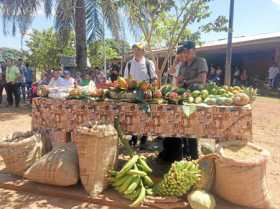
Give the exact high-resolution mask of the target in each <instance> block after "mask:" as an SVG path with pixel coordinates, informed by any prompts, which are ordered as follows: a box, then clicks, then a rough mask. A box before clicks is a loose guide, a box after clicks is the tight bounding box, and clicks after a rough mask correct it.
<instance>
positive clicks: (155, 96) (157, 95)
mask: <svg viewBox="0 0 280 209" xmlns="http://www.w3.org/2000/svg"><path fill="white" fill-rule="evenodd" d="M154 98H157V99H160V98H162V93H161V91H160V90H156V91H155V92H154Z"/></svg>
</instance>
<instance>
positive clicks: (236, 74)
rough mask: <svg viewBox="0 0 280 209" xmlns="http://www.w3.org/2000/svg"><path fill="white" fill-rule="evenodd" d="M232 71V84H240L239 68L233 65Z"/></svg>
mask: <svg viewBox="0 0 280 209" xmlns="http://www.w3.org/2000/svg"><path fill="white" fill-rule="evenodd" d="M232 72H233V79H232V85H233V86H239V85H240V69H239V68H238V67H237V66H234V67H233V71H232Z"/></svg>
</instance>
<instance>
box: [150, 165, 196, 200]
mask: <svg viewBox="0 0 280 209" xmlns="http://www.w3.org/2000/svg"><path fill="white" fill-rule="evenodd" d="M200 176H201V171H200V169H199V165H198V163H197V162H196V161H178V162H174V163H173V164H172V165H171V168H170V170H169V171H168V173H167V174H165V175H164V178H163V180H162V181H161V182H160V183H159V184H158V185H157V186H155V188H154V192H155V194H156V195H161V196H176V197H181V196H183V195H184V194H185V193H187V192H188V191H189V190H190V189H191V187H192V186H193V185H194V184H196V183H197V182H198V180H199V178H200Z"/></svg>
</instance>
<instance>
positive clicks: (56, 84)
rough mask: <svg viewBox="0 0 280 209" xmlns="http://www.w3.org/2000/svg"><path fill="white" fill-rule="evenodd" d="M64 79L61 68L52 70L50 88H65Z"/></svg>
mask: <svg viewBox="0 0 280 209" xmlns="http://www.w3.org/2000/svg"><path fill="white" fill-rule="evenodd" d="M63 87H64V79H63V78H62V77H61V72H60V69H54V70H53V72H52V78H51V80H50V82H49V84H48V89H54V88H63Z"/></svg>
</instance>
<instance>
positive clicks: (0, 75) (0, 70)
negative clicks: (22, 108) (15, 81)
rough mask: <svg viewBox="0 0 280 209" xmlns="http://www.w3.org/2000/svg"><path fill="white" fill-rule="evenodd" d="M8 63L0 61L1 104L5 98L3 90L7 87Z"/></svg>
mask: <svg viewBox="0 0 280 209" xmlns="http://www.w3.org/2000/svg"><path fill="white" fill-rule="evenodd" d="M5 72H6V65H5V63H4V62H1V63H0V104H2V100H3V90H4V89H5V85H6V76H5Z"/></svg>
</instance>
